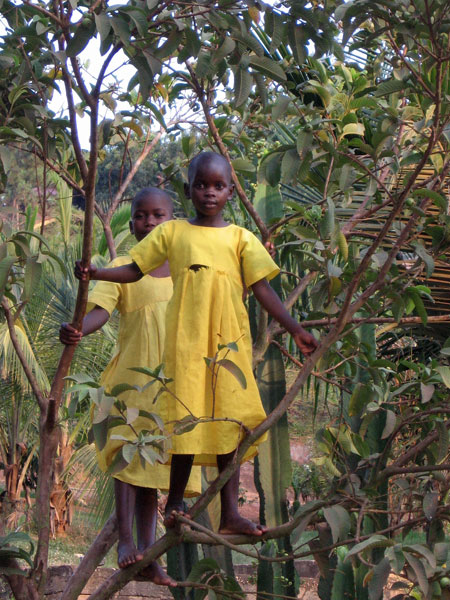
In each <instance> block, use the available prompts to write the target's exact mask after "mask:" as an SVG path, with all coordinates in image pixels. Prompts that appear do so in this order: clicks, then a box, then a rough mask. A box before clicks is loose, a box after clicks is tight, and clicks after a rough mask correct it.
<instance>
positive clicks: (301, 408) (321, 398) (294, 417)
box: [286, 369, 338, 438]
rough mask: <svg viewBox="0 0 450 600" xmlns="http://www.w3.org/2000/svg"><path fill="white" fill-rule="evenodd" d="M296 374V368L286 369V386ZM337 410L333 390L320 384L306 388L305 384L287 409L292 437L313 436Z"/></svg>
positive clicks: (330, 419)
mask: <svg viewBox="0 0 450 600" xmlns="http://www.w3.org/2000/svg"><path fill="white" fill-rule="evenodd" d="M296 376H297V370H294V369H287V370H286V384H287V388H288V389H289V386H290V385H291V384H292V383H293V381H294V379H295V378H296ZM337 411H338V403H337V399H336V396H335V391H334V390H333V389H331V388H328V389H327V386H326V385H325V384H321V385H319V386H318V387H317V389H314V388H312V387H311V389H309V390H308V388H307V386H305V387H304V388H303V390H302V391H301V392H300V393H299V394H298V396H297V398H296V399H295V400H294V402H293V403H292V404H291V406H290V407H289V409H288V423H289V432H290V434H291V436H293V437H309V438H314V434H315V432H316V431H317V430H318V429H320V428H321V427H323V426H324V425H326V424H328V423H330V421H332V420H333V419H334V418H335V417H336V415H337Z"/></svg>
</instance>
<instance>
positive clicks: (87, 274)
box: [74, 260, 97, 281]
mask: <svg viewBox="0 0 450 600" xmlns="http://www.w3.org/2000/svg"><path fill="white" fill-rule="evenodd" d="M96 271H97V267H94V265H89V267H82V266H81V260H77V261H76V262H75V269H74V272H75V277H76V278H77V279H79V280H80V281H89V279H92V277H93V276H94V275H95V272H96Z"/></svg>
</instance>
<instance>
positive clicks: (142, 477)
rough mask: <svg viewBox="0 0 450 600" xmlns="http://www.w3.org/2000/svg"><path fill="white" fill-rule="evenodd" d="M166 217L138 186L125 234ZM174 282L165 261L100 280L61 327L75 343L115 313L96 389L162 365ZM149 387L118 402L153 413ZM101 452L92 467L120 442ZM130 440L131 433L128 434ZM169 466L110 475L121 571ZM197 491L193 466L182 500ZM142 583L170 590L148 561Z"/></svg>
mask: <svg viewBox="0 0 450 600" xmlns="http://www.w3.org/2000/svg"><path fill="white" fill-rule="evenodd" d="M169 219H172V201H171V199H170V196H168V195H167V194H166V193H165V192H163V191H162V190H159V189H158V188H151V187H149V188H145V189H144V190H142V191H141V192H139V193H138V194H137V195H136V196H135V198H134V200H133V203H132V206H131V221H130V230H131V233H133V234H134V236H135V237H136V240H137V241H138V242H139V241H141V240H143V239H144V238H145V237H146V235H147V234H148V233H150V232H151V231H152V230H153V229H154V228H155V227H156V226H157V225H158V224H159V223H163V222H164V221H168V220H169ZM129 262H130V258H129V257H127V256H122V257H119V258H116V259H115V260H113V261H112V262H111V263H110V266H109V267H108V269H109V268H110V267H112V268H114V267H118V266H120V265H124V264H127V263H129ZM172 291H173V285H172V279H171V277H170V273H169V266H168V264H167V262H165V263H163V264H162V265H160V266H159V267H158V268H156V269H153V270H151V273H149V276H148V277H143V278H142V279H140V281H137V282H136V283H133V284H131V285H128V284H124V285H121V284H117V283H111V282H99V283H98V284H97V285H96V286H95V288H94V289H93V290H92V292H91V293H90V294H89V302H88V310H89V311H90V312H88V314H87V315H86V316H85V317H84V320H83V325H82V330H81V331H78V330H76V329H75V328H74V327H73V326H72V325H69V324H67V323H63V324H62V326H61V329H60V340H61V341H62V342H63V343H64V344H77V343H78V342H79V341H80V340H81V338H82V337H83V336H85V335H89V334H90V333H92V332H94V331H97V329H100V328H101V327H102V326H103V325H104V324H105V323H106V322H107V321H108V320H109V318H110V316H111V314H112V312H113V310H114V309H117V310H118V311H119V313H120V323H119V333H118V340H117V349H116V352H115V355H114V356H113V358H112V360H111V362H110V363H109V364H108V366H107V367H106V369H105V371H104V373H103V375H102V379H101V382H102V385H104V386H105V388H106V389H107V390H108V389H112V388H113V387H114V386H115V385H117V384H119V383H124V382H127V381H129V380H130V377H132V378H133V383H135V384H137V385H140V386H143V385H144V384H146V383H148V381H149V380H148V377H146V376H145V375H141V374H139V373H136V372H132V371H130V370H129V369H130V368H133V367H144V366H145V367H149V368H155V367H157V366H158V365H159V364H161V362H162V355H163V347H164V338H165V316H166V308H167V304H168V302H169V300H170V298H171V296H172ZM155 393H156V389H155V387H154V386H151V387H149V388H147V391H146V392H143V393H138V392H134V391H130V392H124V393H123V394H121V395H120V399H121V400H123V401H124V402H125V404H126V405H127V407H136V408H139V409H142V410H147V411H149V412H159V404H160V403H159V402H158V403H157V404H156V406H155V405H154V404H153V400H154V395H155ZM153 426H154V424H153V422H151V421H149V420H148V419H146V418H145V417H138V418H137V419H136V420H135V421H134V422H133V428H134V429H135V430H136V431H137V432H139V431H142V430H145V429H146V430H150V429H152V428H153ZM111 434H119V435H122V436H125V437H128V438H130V439H131V435H132V434H131V430H130V428H129V427H127V426H126V425H123V426H119V427H115V428H114V429H110V430H109V436H110V435H111ZM109 436H108V441H107V443H106V445H105V447H104V448H103V449H102V450H101V451H98V452H97V458H98V461H99V465H100V467H101V469H102V470H103V471H106V470H107V469H108V467H109V466H110V465H111V463H112V461H113V459H114V457H115V456H116V454H117V452H118V451H119V450H120V448H121V446H122V445H123V441H121V440H116V439H110V437H109ZM133 437H135V435H133ZM169 478H170V466H169V465H162V464H158V463H156V464H155V465H149V464H148V463H146V464H145V468H144V467H143V466H142V464H141V461H140V459H139V456H138V453H136V454H135V456H134V457H133V459H132V461H131V462H130V464H129V465H128V466H127V467H125V468H124V469H122V470H121V471H119V472H118V473H116V474H115V475H114V486H115V498H116V513H117V519H118V526H119V543H118V563H119V567H122V568H124V567H127V566H129V565H131V564H133V563H135V562H137V561H139V560H141V559H142V554H143V551H144V550H145V549H146V548H148V547H149V546H150V545H151V544H153V542H154V541H155V531H156V520H157V514H158V504H157V489H162V490H168V489H169ZM200 491H201V478H200V469H196V470H195V471H193V476H192V477H191V480H190V482H189V485H188V486H187V490H186V495H197V494H199V493H200ZM134 516H136V525H137V527H136V529H137V538H138V544H137V547H136V546H135V544H134V541H133V530H132V527H133V518H134ZM144 574H145V575H146V576H147V578H149V579H150V580H152V581H153V582H154V583H158V584H162V585H169V586H172V585H175V582H174V580H173V579H171V578H170V577H168V576H167V575H166V574H165V573H164V571H163V570H162V569H161V567H160V566H159V565H158V563H157V562H156V561H155V562H153V563H152V564H151V565H150V566H149V567H147V568H146V569H145V573H144Z"/></svg>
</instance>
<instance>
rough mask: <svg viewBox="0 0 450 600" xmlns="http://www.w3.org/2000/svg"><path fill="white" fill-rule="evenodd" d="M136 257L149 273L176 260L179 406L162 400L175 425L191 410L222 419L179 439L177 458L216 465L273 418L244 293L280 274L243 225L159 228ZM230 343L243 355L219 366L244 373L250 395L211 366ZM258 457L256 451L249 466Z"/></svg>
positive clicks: (171, 314) (171, 367)
mask: <svg viewBox="0 0 450 600" xmlns="http://www.w3.org/2000/svg"><path fill="white" fill-rule="evenodd" d="M130 256H131V258H132V259H133V261H134V262H136V264H137V265H138V266H139V268H140V269H141V271H142V272H143V273H148V272H150V271H152V270H153V269H155V268H156V267H157V266H159V265H161V264H163V263H164V261H165V260H166V259H168V260H169V265H170V272H171V276H172V279H173V283H174V294H173V296H172V299H171V301H170V302H169V306H168V308H167V316H166V345H165V351H164V361H163V362H164V365H165V375H166V376H167V377H170V378H172V379H173V380H174V381H173V383H171V384H170V390H171V391H172V392H173V394H175V396H176V397H177V398H178V399H179V400H176V399H174V398H173V397H172V396H171V395H170V394H162V396H161V399H162V400H163V406H162V409H161V411H162V412H161V414H162V415H163V417H164V419H165V421H166V423H167V424H170V423H173V422H175V421H179V420H181V419H183V418H184V417H186V416H187V415H188V414H189V411H188V410H187V409H186V407H188V408H189V410H190V411H191V412H192V413H193V414H194V415H195V416H196V417H207V418H210V417H213V418H214V419H216V420H215V421H213V422H203V423H200V424H198V425H197V426H196V427H195V428H194V429H192V430H191V431H187V432H185V433H182V434H180V435H174V436H173V438H172V449H171V453H172V454H194V455H195V459H194V464H203V465H215V464H216V456H217V455H218V454H228V453H229V452H232V451H233V450H234V449H235V448H236V446H237V445H238V443H239V442H240V440H241V439H242V437H243V429H242V426H241V425H240V423H242V424H243V425H245V427H247V428H249V429H253V428H254V427H256V426H257V425H259V424H260V423H261V422H262V421H263V420H264V419H265V416H266V415H265V412H264V409H263V406H262V403H261V399H260V396H259V392H258V388H257V385H256V382H255V379H254V376H253V371H252V341H251V335H250V327H249V321H248V315H247V311H246V308H245V305H244V302H243V292H244V283H245V285H246V286H247V287H250V286H251V285H253V284H254V283H256V282H257V281H259V280H260V279H263V278H267V279H271V278H272V277H274V276H275V275H277V274H278V272H279V268H278V267H277V265H276V264H275V263H274V261H273V260H272V258H271V257H270V256H269V254H268V252H267V250H266V249H265V248H264V246H263V245H262V244H261V242H260V241H259V240H258V239H257V238H256V237H255V236H254V235H253V234H252V233H251V232H249V231H247V230H246V229H243V228H242V227H238V226H236V225H228V226H226V227H221V228H217V227H203V226H197V225H192V224H191V223H189V222H188V221H169V222H166V223H162V224H161V225H158V227H156V228H155V229H154V230H153V231H152V232H151V233H150V234H149V235H148V236H147V237H145V238H144V239H143V240H142V241H141V242H139V243H138V244H137V245H136V246H134V248H133V249H132V250H131V251H130ZM230 342H237V345H238V351H237V352H234V351H229V352H228V354H227V355H226V353H227V350H226V349H223V350H221V351H220V354H219V355H218V358H219V359H221V358H227V359H228V360H231V361H233V362H234V363H235V364H236V365H238V367H239V369H240V370H241V371H242V373H243V374H244V376H245V379H246V388H245V389H243V387H242V386H241V384H240V382H239V381H238V379H237V378H236V377H235V376H234V375H233V374H232V373H231V372H229V371H228V370H227V369H226V368H223V367H222V368H220V370H219V371H218V376H217V380H216V381H215V382H213V380H212V373H211V370H210V368H208V366H207V364H206V361H205V358H212V357H214V356H215V354H216V352H217V350H218V345H219V344H228V343H230ZM180 401H181V402H180ZM183 405H184V406H183ZM221 419H222V420H221ZM223 419H233V421H225V420H223ZM262 439H263V438H261V439H260V440H259V441H258V442H257V443H259V442H261V441H262ZM256 451H257V450H256V444H255V445H254V446H253V447H252V448H251V449H249V451H248V452H247V454H246V456H245V457H244V460H248V459H249V458H251V457H252V456H254V455H255V454H256Z"/></svg>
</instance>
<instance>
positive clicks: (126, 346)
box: [88, 256, 201, 496]
mask: <svg viewBox="0 0 450 600" xmlns="http://www.w3.org/2000/svg"><path fill="white" fill-rule="evenodd" d="M129 262H130V257H129V256H122V257H119V258H116V259H115V260H113V261H112V262H111V263H110V265H109V266H110V267H118V266H121V265H125V264H128V263H129ZM172 290H173V285H172V280H171V278H170V277H151V276H145V277H143V278H142V279H141V280H140V281H137V282H136V283H129V284H118V283H111V282H107V281H99V282H98V283H97V284H96V285H95V287H94V288H93V290H92V291H91V293H90V294H89V302H88V310H92V308H94V307H95V306H96V305H97V306H100V307H102V308H104V309H105V310H106V311H108V313H109V314H110V315H111V313H112V312H113V310H114V309H117V310H118V311H119V313H120V322H119V333H118V339H117V347H116V352H115V354H114V356H113V358H112V359H111V361H110V363H109V364H108V366H107V367H106V369H105V371H104V372H103V374H102V377H101V383H102V385H104V386H105V389H106V391H108V390H110V389H112V388H113V387H114V386H115V385H117V384H119V383H124V382H127V383H130V384H132V385H135V384H136V385H139V386H143V385H145V384H146V383H148V382H149V381H150V379H149V377H147V376H145V375H143V374H141V373H136V372H135V371H130V370H129V368H130V367H143V366H145V367H150V368H155V367H156V366H158V365H159V364H161V362H162V356H163V348H164V337H165V316H166V308H167V304H168V302H169V299H170V297H171V296H172ZM156 392H157V387H156V385H153V386H150V387H149V388H147V390H146V391H145V392H142V393H139V392H134V391H130V392H124V393H123V394H120V396H119V398H120V399H121V400H123V401H124V402H125V404H126V405H127V407H136V408H139V409H142V410H147V411H149V412H155V413H160V407H161V402H160V401H159V400H158V401H157V402H156V403H155V404H153V399H154V396H155V394H156ZM113 410H114V409H113ZM133 427H134V428H135V429H136V430H137V432H139V431H141V430H143V429H146V430H149V429H153V427H154V424H153V421H151V420H148V419H147V418H145V417H138V418H137V419H136V421H134V422H133ZM112 434H119V435H123V436H125V437H127V438H128V439H134V438H135V435H134V434H133V433H132V432H131V430H130V428H129V427H128V426H125V425H124V426H119V427H114V428H112V429H110V430H109V433H108V441H107V443H106V446H105V447H104V448H103V449H102V450H101V451H97V457H98V461H99V465H100V468H101V469H102V470H103V471H106V470H107V468H108V467H109V465H110V464H111V462H112V460H113V458H114V456H115V455H116V453H117V451H118V450H119V448H120V447H121V446H122V445H123V444H124V442H123V441H121V440H114V439H113V440H111V439H110V436H111V435H112ZM169 476H170V466H169V465H168V464H166V465H162V464H159V463H158V464H155V465H150V464H148V463H145V468H144V467H143V466H142V464H141V461H140V459H139V457H138V453H136V454H135V456H134V457H133V459H132V461H131V462H130V464H129V465H128V466H127V467H125V468H124V469H122V470H121V471H119V472H118V473H116V474H115V475H114V477H115V478H117V479H119V480H120V481H124V482H125V483H130V484H132V485H135V486H139V487H148V488H157V489H160V490H168V489H169ZM199 493H201V473H200V469H193V470H192V474H191V478H190V480H189V483H188V485H187V488H186V494H185V495H186V496H192V495H197V494H199Z"/></svg>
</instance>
